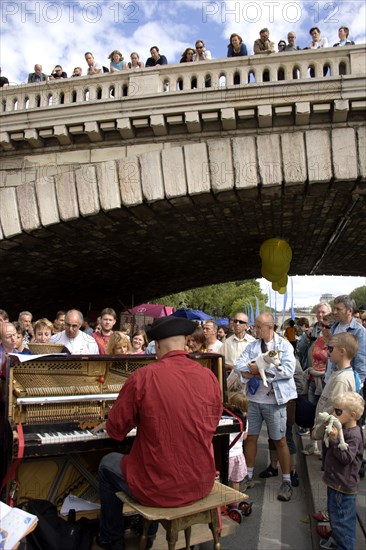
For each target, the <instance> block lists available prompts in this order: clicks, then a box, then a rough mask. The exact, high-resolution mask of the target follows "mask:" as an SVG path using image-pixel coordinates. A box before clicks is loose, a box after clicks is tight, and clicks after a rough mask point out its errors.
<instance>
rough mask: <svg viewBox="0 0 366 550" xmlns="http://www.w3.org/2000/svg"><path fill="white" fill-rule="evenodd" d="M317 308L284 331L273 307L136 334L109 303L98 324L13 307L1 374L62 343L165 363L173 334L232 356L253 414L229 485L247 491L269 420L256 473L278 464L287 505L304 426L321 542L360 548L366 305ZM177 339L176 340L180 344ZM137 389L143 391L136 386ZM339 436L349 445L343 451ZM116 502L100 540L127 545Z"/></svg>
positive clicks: (231, 375)
mask: <svg viewBox="0 0 366 550" xmlns="http://www.w3.org/2000/svg"><path fill="white" fill-rule="evenodd" d="M315 313H316V319H317V321H316V322H315V323H314V324H313V325H311V326H310V325H309V321H308V319H307V318H305V317H303V318H299V319H296V320H289V321H288V322H287V323H286V325H287V326H286V327H284V331H283V332H282V334H279V331H277V327H276V325H275V323H274V318H273V316H272V314H271V313H269V312H264V313H261V314H259V315H258V316H257V318H256V319H255V322H254V326H252V327H250V326H249V322H248V316H247V315H246V314H245V313H243V312H237V313H236V314H235V315H234V316H233V317H232V319H230V322H229V326H228V329H225V328H224V327H223V326H220V327H219V326H218V325H217V323H216V322H215V321H214V320H207V321H204V322H202V323H197V324H192V323H191V322H190V321H187V322H186V324H185V323H182V321H183V320H182V319H178V318H174V317H173V316H169V317H166V318H163V319H158V320H156V321H155V322H154V323H153V324H152V325H150V326H148V327H145V328H146V332H147V335H148V338H147V335H146V333H145V331H144V330H143V329H142V328H141V327H137V329H136V330H132V328H133V327H132V326H131V325H130V324H129V323H125V324H123V325H122V326H121V327H120V330H118V331H115V330H114V328H115V325H116V323H117V315H116V312H115V311H114V310H113V309H112V308H105V309H103V310H102V311H101V312H100V316H99V318H98V319H97V322H96V324H95V326H94V327H91V326H89V324H88V323H87V322H85V321H84V318H83V315H82V313H81V312H80V311H78V310H76V309H72V310H69V311H58V312H57V314H56V317H55V320H54V322H53V323H51V322H50V321H49V320H48V319H46V318H41V319H39V320H37V321H36V322H35V323H32V320H33V319H32V314H31V313H30V312H29V311H22V312H20V314H19V318H18V321H16V322H14V323H11V322H10V321H9V316H8V315H7V313H6V311H5V310H3V309H0V365H1V367H2V370H1V377H2V378H3V379H4V377H5V375H6V371H5V360H6V357H7V356H8V354H9V353H22V354H24V353H28V354H29V353H30V352H31V349H32V344H34V343H36V344H37V343H38V344H43V345H44V346H45V349H46V350H47V349H48V348H47V346H48V345H52V344H56V345H57V344H59V345H60V347H61V348H62V350H63V351H64V352H66V353H71V354H78V355H80V354H82V355H88V354H101V355H104V354H108V355H119V354H128V355H131V354H132V355H133V354H156V355H157V356H158V358H159V360H160V362H161V361H162V360H163V359H164V357H165V355H163V359H162V349H163V350H165V352H166V353H167V357H168V358H169V359H172V355H169V354H172V353H178V352H173V351H171V350H172V349H176V348H172V347H169V346H167V347H165V346H166V345H167V344H166V342H168V341H170V338H173V340H174V338H178V334H179V335H180V336H179V338H181V340H179V342H180V344H179V345H180V346H182V347H180V348H179V349H180V351H179V354H184V353H188V352H194V353H200V354H204V353H218V354H221V355H222V356H223V357H224V359H225V368H226V371H227V386H228V389H229V396H230V397H229V402H231V403H232V404H233V403H234V404H235V406H236V410H237V409H239V408H241V409H242V411H244V412H247V414H246V417H245V419H246V420H245V423H246V427H245V430H244V434H242V436H241V440H240V441H239V444H238V443H237V442H236V444H234V445H233V447H232V449H231V451H230V457H229V480H230V483H231V484H232V486H233V487H241V488H243V490H244V491H246V490H249V491H250V489H251V488H252V487H253V486H254V471H255V462H256V455H257V442H258V437H259V434H260V432H261V428H262V424H263V421H264V422H265V424H266V426H267V430H268V438H269V455H270V464H269V465H268V467H267V468H266V469H265V470H264V471H262V472H260V473H259V477H260V478H269V477H277V476H278V475H279V469H278V464H279V465H280V467H281V472H282V481H281V484H280V488H279V492H278V496H277V498H278V500H280V501H284V502H288V501H290V500H291V498H292V495H293V488H296V487H298V486H299V483H300V481H299V476H298V473H297V470H296V455H297V449H296V444H295V438H294V427H295V424H297V425H298V429H299V431H298V434H299V435H300V436H301V435H303V434H305V433H309V431H310V429H311V437H312V439H313V440H314V444H313V446H312V448H311V449H310V448H308V449H305V452H307V453H310V452H312V453H318V454H319V455H322V467H323V469H324V478H323V479H324V482H325V484H326V485H327V491H328V493H327V495H328V509H327V510H324V511H317V512H315V511H314V517H315V518H316V519H318V520H319V521H323V522H326V521H330V527H331V529H328V528H327V527H326V526H324V525H319V526H318V532H319V534H320V535H321V536H322V537H323V539H322V541H321V546H322V547H324V548H330V549H334V550H335V549H337V548H338V550H346V549H348V550H351V549H353V548H355V536H356V535H355V533H356V496H357V491H358V484H359V478H360V475H363V460H362V459H363V449H364V439H363V430H362V427H363V426H364V422H365V410H364V406H365V401H364V399H363V398H362V394H363V395H364V396H365V387H366V385H365V378H366V305H362V306H361V307H360V308H359V309H357V308H356V304H355V301H354V300H353V299H352V298H351V297H350V296H348V295H341V296H338V297H337V298H335V299H334V304H333V307H331V306H330V305H329V304H328V303H325V302H321V303H319V304H318V305H317V306H316V308H315ZM164 319H167V321H165V320H164ZM173 319H175V321H174V320H173ZM189 323H191V324H189ZM188 325H189V326H188ZM131 331H132V332H131ZM183 336H184V338H183ZM148 340H149V341H150V342H148ZM174 342H176V340H174ZM174 342H173V343H172V344H171V345H172V346H174V345H176V344H175V343H174ZM169 350H170V351H169ZM275 358H277V362H276V361H275ZM178 362H179V361H178ZM158 363H159V361H158ZM158 363H157V364H158ZM172 364H173V363H172ZM138 370H139V369H138ZM141 370H144V371H145V370H146V369H141ZM190 376H191V375H190ZM150 383H152V382H151V381H150ZM128 387H130V385H129V386H128ZM171 390H172V391H173V390H174V391H177V388H176V387H175V388H173V387H171ZM123 391H124V390H122V392H121V394H122V393H123ZM136 391H140V390H138V388H136ZM121 394H120V395H121ZM238 396H239V397H240V396H241V398H242V399H243V396H245V397H246V399H245V400H244V401H245V404H244V405H239V404H238V403H240V400H238ZM230 400H231V401H230ZM120 406H121V405H119V407H120ZM155 406H156V404H155ZM234 408H235V407H234ZM237 412H239V411H238V410H237ZM324 414H325V415H326V417H327V422H328V420H329V419H330V418H333V419H336V420H337V421H338V425H337V426H338V427H333V428H332V429H331V430H329V433H328V432H327V430H326V428H327V424H326V422H325V421H324V420H323V416H322V415H324ZM113 419H114V420H113V423H116V422H117V423H118V420H117V417H116V415H115V414H114V416H113ZM103 427H104V428H105V422H104V423H103ZM342 427H343V430H342ZM107 428H108V423H107ZM110 429H111V430H112V426H111V425H110ZM114 429H115V428H113V430H114ZM117 431H118V430H117ZM108 433H109V431H108ZM111 433H113V432H111ZM116 433H117V432H116ZM342 437H343V438H344V443H345V447H342V442H343V439H342ZM231 438H232V441H233V443H234V439H233V438H235V434H231ZM323 438H327V444H328V446H326V445H325V443H324V442H323V443H322V446H321V447H318V445H317V442H318V441H321V440H323ZM243 440H245V441H244V445H243ZM141 452H142V453H143V451H141ZM114 454H115V453H114ZM109 456H110V455H107V457H105V459H103V461H102V467H101V469H100V473H101V476H102V478H101V488H102V487H103V491H106V493H105V494H108V495H111V494H113V495H114V493H115V491H116V490H118V489H119V490H120V489H121V487H122V488H123V487H125V485H126V484H125V480H124V479H123V475H122V474H120V473H118V475H117V478H118V479H116V468H117V469H118V471H119V466H118V464H119V462H116V457H113V464H112V463H111V458H108V457H109ZM118 456H120V455H118ZM118 460H120V458H118ZM116 464H117V466H116ZM167 468H170V466H169V464H168V465H167ZM319 468H320V464H319ZM112 470H113V476H112V477H110V472H111V471H112ZM121 475H122V477H121V478H119V477H118V476H121ZM140 485H141V484H140ZM140 488H141V487H140ZM108 498H109V497H108ZM142 498H145V496H144V497H142ZM146 498H147V497H146ZM147 500H148V498H147ZM108 504H109V502H108ZM180 504H181V503H179V504H176V505H180ZM161 505H164V504H163V503H162V504H161ZM107 508H108V509H107ZM111 508H113V507H111V506H109V507H107V502H106V500H105V498H102V518H103V519H102V524H101V525H102V532H101V539H99V542H100V546H101V547H102V548H122V547H123V546H119V545H118V544H120V538H118V540H117V538H115V537H117V534H116V528H117V529H119V523H118V522H116V521H115V518H116V513H115V510H114V511H113V510H112V509H111ZM116 526H117V527H116ZM109 528H110V530H109ZM113 529H114V531H113ZM115 542H116V545H115ZM117 543H118V544H117Z"/></svg>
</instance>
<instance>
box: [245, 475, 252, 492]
mask: <svg viewBox="0 0 366 550" xmlns="http://www.w3.org/2000/svg"><path fill="white" fill-rule="evenodd" d="M254 485H255V483H254V481H253V479H251V478H249V477H248V476H247V475H246V476H245V478H244V479H243V484H242V487H243V488H242V492H243V493H245V491H246V490H247V489H252V487H254Z"/></svg>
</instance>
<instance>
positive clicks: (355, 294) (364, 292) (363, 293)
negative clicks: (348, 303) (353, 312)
mask: <svg viewBox="0 0 366 550" xmlns="http://www.w3.org/2000/svg"><path fill="white" fill-rule="evenodd" d="M350 296H351V297H352V298H353V299H354V301H355V302H356V305H357V307H360V306H361V305H362V304H366V285H364V286H359V287H357V288H355V289H354V290H352V292H351V294H350Z"/></svg>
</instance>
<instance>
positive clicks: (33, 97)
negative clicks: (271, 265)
mask: <svg viewBox="0 0 366 550" xmlns="http://www.w3.org/2000/svg"><path fill="white" fill-rule="evenodd" d="M365 53H366V52H365V46H354V47H349V48H329V49H326V50H318V51H311V52H308V51H303V52H294V53H289V54H278V55H273V56H271V57H270V60H269V59H268V56H253V57H248V58H242V59H240V61H238V59H228V60H227V59H225V60H223V59H221V60H214V61H211V62H208V63H205V64H182V65H169V66H166V67H161V68H159V69H145V70H142V71H139V72H130V71H126V72H123V73H120V74H118V75H117V76H116V75H115V74H114V75H111V74H106V75H98V76H95V77H85V78H72V79H68V80H62V81H60V82H55V81H52V82H47V83H44V84H38V85H37V84H29V85H20V86H10V87H9V88H5V89H4V88H3V89H2V91H1V96H0V102H1V105H2V113H1V131H0V146H1V153H0V155H1V172H0V175H1V179H0V277H1V291H0V307H2V308H4V309H6V310H9V311H10V312H11V313H12V314H13V315H15V314H16V313H17V312H19V310H21V309H28V308H29V309H31V310H32V311H33V312H34V313H35V314H36V315H41V314H42V315H43V314H47V315H50V316H52V315H54V313H55V311H56V310H57V309H58V308H61V307H62V308H64V307H66V308H68V307H72V306H75V305H76V306H77V307H79V308H81V309H83V310H84V311H88V310H89V309H98V308H100V307H104V306H106V305H112V306H115V307H116V308H117V309H121V308H122V307H124V306H125V305H127V306H128V305H130V304H131V302H132V301H133V302H134V303H138V302H142V301H145V300H148V299H153V298H158V297H159V296H161V295H164V294H167V293H172V292H176V291H179V290H184V289H187V288H192V287H196V286H201V285H204V284H211V283H217V282H225V281H229V280H236V279H245V278H251V277H260V276H261V272H260V258H259V247H260V245H261V243H262V242H263V241H264V240H265V239H267V238H270V237H274V236H278V237H281V238H284V239H286V240H288V242H289V243H290V245H291V247H292V250H293V260H292V264H291V272H290V274H292V275H294V274H298V275H303V274H333V275H336V274H343V275H365V266H366V216H365V213H366V208H365V193H366V185H365V179H366V158H365V148H366V125H365V109H366V101H365V80H366V67H365V59H366V56H365ZM310 70H313V71H314V74H315V77H314V78H310ZM324 73H326V76H325V77H324V76H323V74H324ZM268 79H269V80H268ZM264 80H268V81H265V82H264ZM234 82H235V84H234Z"/></svg>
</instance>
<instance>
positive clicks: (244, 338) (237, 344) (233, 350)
mask: <svg viewBox="0 0 366 550" xmlns="http://www.w3.org/2000/svg"><path fill="white" fill-rule="evenodd" d="M232 322H233V325H234V334H233V335H232V336H230V338H227V339H226V340H225V342H224V345H223V347H222V349H221V352H220V353H222V355H224V357H225V367H226V369H227V370H232V369H233V368H234V365H235V363H236V361H237V360H238V359H239V357H240V356H241V354H242V353H243V351H244V350H245V348H246V347H247V345H248V344H250V342H254V340H255V339H254V338H253V336H250V334H248V333H247V329H248V316H247V315H245V313H242V312H238V313H235V315H234V318H233V320H232Z"/></svg>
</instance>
